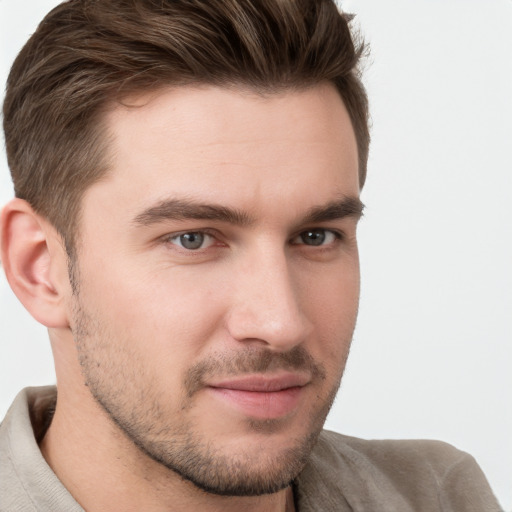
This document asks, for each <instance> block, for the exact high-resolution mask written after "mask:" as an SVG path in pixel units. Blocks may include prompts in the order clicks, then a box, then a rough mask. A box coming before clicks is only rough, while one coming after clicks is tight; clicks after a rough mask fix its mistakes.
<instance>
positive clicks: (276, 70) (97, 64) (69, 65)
mask: <svg viewBox="0 0 512 512" xmlns="http://www.w3.org/2000/svg"><path fill="white" fill-rule="evenodd" d="M349 22H350V17H349V16H347V15H345V14H342V13H340V12H339V11H338V9H337V7H336V5H335V3H334V0H69V1H67V2H64V3H62V4H60V5H59V6H58V7H56V8H55V9H54V10H53V11H51V12H50V13H49V14H48V15H47V16H46V17H45V18H44V20H43V21H42V22H41V24H40V25H39V27H38V29H37V31H36V32H35V33H34V34H33V36H32V37H31V38H30V39H29V41H28V42H27V44H26V45H25V47H24V48H23V49H22V51H21V52H20V54H19V55H18V57H17V58H16V60H15V62H14V64H13V66H12V69H11V72H10V75H9V78H8V81H7V93H6V97H5V102H4V131H5V140H6V148H7V157H8V162H9V167H10V169H11V174H12V178H13V182H14V188H15V193H16V195H17V196H18V197H20V198H23V199H25V200H27V201H28V202H29V203H30V204H31V205H32V207H33V208H34V210H35V211H36V212H38V213H39V214H41V215H43V216H44V217H46V218H47V219H48V220H49V221H50V222H51V223H52V224H53V225H54V226H55V228H56V229H57V230H58V231H59V232H60V234H61V235H62V236H63V238H64V240H65V242H66V247H67V249H68V252H69V253H70V254H71V252H70V251H72V249H73V247H74V237H75V232H74V231H75V225H76V223H77V216H78V214H79V211H80V208H79V205H80V200H81V197H82V195H83V193H84V191H85V190H86V189H87V188H88V187H89V186H90V185H91V184H92V183H94V182H95V181H97V180H98V179H100V178H101V176H103V175H104V173H106V172H107V170H108V163H107V162H106V161H105V160H106V159H105V154H106V148H107V145H108V141H107V139H106V131H105V130H104V129H103V126H102V119H103V117H102V114H103V113H104V111H105V109H106V108H108V105H111V104H112V101H121V100H122V99H123V97H124V96H125V95H127V94H129V93H130V94H131V93H134V92H138V91H147V90H149V89H155V88H160V87H163V86H167V85H170V86H180V85H187V84H198V83H199V84H212V85H220V86H243V87H250V88H253V89H255V90H257V91H262V92H265V93H269V92H270V93H271V92H275V91H280V90H283V89H284V90H286V89H301V88H307V87H310V86H313V85H315V84H318V83H320V82H324V81H330V82H332V83H333V84H334V85H335V86H336V87H337V89H338V91H339V93H340V95H341V97H342V98H343V101H344V103H345V106H346V108H347V110H348V112H349V114H350V118H351V120H352V124H353V127H354V131H355V135H356V139H357V144H358V152H359V181H360V185H361V186H362V185H363V184H364V181H365V176H366V164H367V159H368V146H369V130H368V104H367V97H366V93H365V90H364V87H363V86H362V84H361V81H360V76H359V70H358V62H359V59H360V56H361V53H362V51H363V46H362V44H359V43H355V42H354V38H353V37H352V34H351V32H350V29H349Z"/></svg>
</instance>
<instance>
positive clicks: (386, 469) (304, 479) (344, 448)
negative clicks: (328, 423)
mask: <svg viewBox="0 0 512 512" xmlns="http://www.w3.org/2000/svg"><path fill="white" fill-rule="evenodd" d="M300 485H302V487H303V488H302V490H300V489H299V495H300V496H302V499H303V500H304V501H306V502H307V501H308V500H310V497H311V496H313V495H315V501H316V500H317V499H318V492H320V494H322V495H323V496H325V495H329V496H331V497H332V498H333V500H332V503H331V505H327V506H326V507H324V508H323V510H335V509H333V508H329V506H334V503H336V502H343V503H346V510H380V511H382V512H384V511H388V510H389V511H394V512H397V511H414V510H422V512H430V511H441V510H442V511H444V512H449V511H450V512H451V511H453V512H455V511H456V512H473V511H474V512H481V511H483V510H486V511H489V512H492V511H499V510H500V507H499V505H498V504H497V502H496V500H495V498H494V496H493V494H492V491H491V490H490V488H489V485H488V483H487V480H486V479H485V476H484V475H483V473H482V471H481V469H480V468H479V466H478V464H477V463H476V462H475V460H474V459H473V457H471V455H469V454H467V453H465V452H462V451H460V450H458V449H456V448H455V447H453V446H451V445H449V444H447V443H443V442H440V441H431V440H366V439H358V438H355V437H349V436H344V435H341V434H337V433H334V432H329V431H324V432H322V434H321V435H320V437H319V439H318V442H317V444H316V446H315V448H314V450H313V452H312V454H311V458H310V461H309V463H308V464H307V465H306V467H305V469H304V471H303V473H302V474H301V476H300V479H299V487H300ZM326 503H327V504H328V503H330V499H327V500H326ZM303 509H304V510H309V509H308V508H307V507H303ZM311 510H315V509H314V508H312V509H311ZM337 510H344V509H343V508H341V509H340V508H338V509H337Z"/></svg>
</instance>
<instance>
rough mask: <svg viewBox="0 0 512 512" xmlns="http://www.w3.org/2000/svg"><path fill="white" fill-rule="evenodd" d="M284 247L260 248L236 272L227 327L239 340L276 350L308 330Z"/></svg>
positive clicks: (289, 346) (287, 346) (290, 345)
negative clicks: (267, 249)
mask: <svg viewBox="0 0 512 512" xmlns="http://www.w3.org/2000/svg"><path fill="white" fill-rule="evenodd" d="M294 274H295V273H294V271H293V268H292V264H290V263H289V262H288V261H287V257H286V254H285V251H284V250H283V251H261V252H259V253H258V254H255V255H253V257H252V258H250V260H249V261H248V262H246V263H245V264H244V265H243V266H241V268H240V269H239V270H238V271H237V272H236V278H235V279H234V281H233V295H232V297H233V302H232V304H231V308H230V311H229V314H228V319H227V327H228V331H229V333H230V335H231V337H232V338H234V339H235V340H237V341H240V342H246V343H260V344H264V345H266V346H267V348H269V349H271V350H275V351H279V352H285V351H288V350H291V349H292V348H293V347H294V346H296V345H299V344H300V343H302V342H303V341H304V340H305V339H306V338H307V337H308V336H309V335H310V333H311V331H312V329H313V325H312V323H311V321H310V320H309V319H308V317H307V315H306V314H305V311H304V302H303V301H304V300H305V298H306V295H307V290H305V289H302V288H301V283H300V279H299V277H300V276H298V275H297V276H295V275H294Z"/></svg>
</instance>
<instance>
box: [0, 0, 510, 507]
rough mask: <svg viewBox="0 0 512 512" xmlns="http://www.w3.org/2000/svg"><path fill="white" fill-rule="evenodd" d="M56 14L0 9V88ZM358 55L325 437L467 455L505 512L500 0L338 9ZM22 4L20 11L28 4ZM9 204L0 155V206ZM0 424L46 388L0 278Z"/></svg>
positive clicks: (36, 344)
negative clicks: (336, 389) (339, 363)
mask: <svg viewBox="0 0 512 512" xmlns="http://www.w3.org/2000/svg"><path fill="white" fill-rule="evenodd" d="M56 3H57V2H56V1H52V0H30V2H28V1H20V0H0V38H1V39H0V45H1V46H0V50H1V51H0V59H1V60H0V81H1V82H2V84H3V83H5V79H6V74H7V71H8V68H9V66H10V64H11V63H12V60H13V58H14V56H15V54H16V53H17V51H18V50H19V49H20V47H21V45H22V44H23V43H24V41H25V40H26V38H27V37H28V35H29V34H30V33H31V32H33V30H34V29H35V26H36V24H37V22H38V21H39V20H40V19H41V17H42V15H43V14H44V13H46V12H47V11H48V10H49V9H50V8H51V7H52V6H53V5H55V4H56ZM343 5H344V6H345V8H346V10H348V11H351V12H354V13H356V14H357V20H358V24H359V25H360V26H361V28H362V30H363V31H364V34H365V36H366V39H367V40H368V42H370V43H371V46H372V56H371V58H370V61H369V65H368V69H367V72H366V83H367V85H368V90H369V94H370V99H371V107H372V117H373V143H372V149H371V157H370V163H369V174H368V182H367V185H366V187H365V190H364V192H363V200H364V202H365V203H366V204H367V210H366V216H365V218H364V219H363V221H362V224H361V229H360V245H361V262H362V272H363V278H362V299H361V308H360V317H359V324H358V328H357V330H356V334H355V338H354V345H353V349H352V353H351V358H350V360H349V365H348V368H347V372H346V375H345V379H344V383H343V385H342V390H341V392H340V395H339V398H338V400H337V402H336V404H335V406H334V409H333V411H332V413H331V415H330V417H329V420H328V427H329V428H332V429H334V430H338V431H342V432H344V433H347V434H350V435H355V436H360V437H368V438H382V437H390V438H403V437H404V438H437V439H442V440H444V441H448V442H450V443H452V444H454V445H455V446H457V447H459V448H461V449H463V450H466V451H468V452H470V453H472V454H473V455H474V456H475V457H476V459H477V461H478V462H479V463H480V465H481V466H482V468H483V469H484V471H485V473H486V475H487V477H488V479H489V481H490V483H491V486H492V488H493V489H494V491H495V493H496V495H497V496H498V498H499V500H500V501H501V503H502V505H503V506H504V507H505V509H506V510H507V511H510V510H512V396H511V395H512V393H511V390H512V371H511V363H512V346H511V342H512V242H511V238H512V227H511V224H512V156H511V152H512V100H511V95H512V1H511V0H489V1H486V2H482V1H477V0H414V1H413V0H387V1H382V0H351V1H350V0H347V1H345V2H344V3H343ZM29 6H30V7H29ZM11 196H12V188H11V184H10V180H9V177H8V170H7V164H6V162H5V157H4V156H3V154H2V155H0V204H3V203H5V202H6V201H7V200H8V199H9V198H10V197H11ZM0 340H1V342H0V417H1V416H3V415H4V413H5V411H6V410H7V408H8V405H9V403H10V402H11V401H12V399H13V398H14V396H15V394H16V392H17V391H18V390H19V389H21V388H22V387H24V386H26V385H35V384H44V383H48V382H53V381H54V375H53V368H52V358H51V353H50V348H49V343H48V341H47V335H46V332H45V330H44V329H43V328H42V327H41V326H39V325H37V324H36V323H35V321H33V320H32V319H31V318H30V317H29V316H28V314H27V313H26V312H25V311H24V310H23V309H22V307H21V306H19V305H18V304H17V302H16V299H15V298H14V296H13V295H12V293H11V292H10V290H9V288H8V285H7V283H6V282H5V279H4V278H3V275H2V277H0Z"/></svg>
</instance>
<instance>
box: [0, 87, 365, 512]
mask: <svg viewBox="0 0 512 512" xmlns="http://www.w3.org/2000/svg"><path fill="white" fill-rule="evenodd" d="M107 123H108V126H109V131H110V134H111V138H112V141H111V146H110V155H109V156H110V161H111V171H110V172H109V173H108V175H107V176H106V177H105V178H104V179H103V180H101V181H100V182H98V183H96V184H95V185H93V186H92V187H91V188H90V189H88V190H87V191H86V193H85V195H84V197H83V201H82V213H81V217H80V226H79V238H78V240H79V241H78V248H77V249H78V251H77V254H78V257H77V260H76V261H75V262H74V265H73V273H72V274H73V275H72V276H71V277H72V280H73V281H74V286H71V284H70V279H69V275H68V262H67V259H66V255H65V252H64V250H63V248H62V242H61V240H60V239H59V237H58V235H57V234H56V233H55V232H54V231H53V229H52V227H51V226H49V225H48V223H46V222H45V221H44V219H41V218H39V217H38V216H37V215H36V214H34V213H33V212H32V211H31V210H30V208H29V207H28V206H27V205H24V204H23V202H20V201H19V200H15V201H14V202H13V203H11V205H10V206H9V205H8V207H6V210H5V211H4V215H3V219H4V220H3V224H4V235H3V239H4V253H5V254H7V253H8V252H9V251H8V249H5V247H6V246H12V247H15V246H16V245H15V243H14V242H13V240H16V237H17V236H20V235H19V234H20V233H25V234H26V232H27V230H28V228H27V225H28V226H31V228H30V229H32V230H33V231H35V232H37V233H40V235H39V237H36V239H37V240H38V247H39V250H38V251H37V255H36V251H35V250H33V251H32V252H33V254H32V256H31V257H28V256H27V255H28V253H29V250H28V246H29V241H28V240H32V239H34V237H28V236H26V235H25V240H26V244H25V246H26V247H25V246H23V247H25V249H26V250H25V252H23V251H22V250H21V249H20V250H18V251H17V252H16V251H15V250H14V249H13V250H12V251H11V253H12V254H11V256H10V258H11V259H12V260H14V259H15V256H14V254H15V253H16V254H18V253H23V254H25V260H26V262H25V264H24V265H19V268H25V269H27V268H28V269H30V272H31V281H37V280H38V279H39V282H38V285H39V287H38V290H37V291H35V290H32V292H31V293H32V295H31V297H29V298H27V297H25V296H24V292H23V290H24V288H23V286H22V285H19V284H18V285H17V284H16V283H15V281H16V271H14V270H9V269H11V266H10V265H6V273H7V275H8V278H9V279H10V281H11V282H14V285H13V289H15V291H16V290H18V291H19V296H21V297H20V298H21V299H22V301H23V302H24V303H25V305H26V306H27V307H28V308H29V310H31V312H32V313H33V314H34V316H35V317H36V318H38V319H39V320H40V321H42V322H43V323H45V324H46V325H48V326H49V327H50V338H51V341H52V348H53V351H54V357H55V365H56V373H57V383H58V389H59V397H58V403H57V408H56V413H55V416H54V420H53V422H52V424H51V426H50V428H49V430H48V432H47V434H46V436H45V438H44V440H43V442H42V444H41V449H42V452H43V455H44V456H45V458H46V460H47V461H48V463H49V464H50V466H51V467H52V469H53V470H54V471H55V472H56V474H57V476H58V477H59V478H60V479H61V480H62V482H63V483H64V485H65V486H66V487H67V488H68V490H69V491H70V492H71V494H72V495H73V496H74V497H75V499H77V501H78V502H79V503H80V504H81V505H82V507H84V508H85V509H86V510H88V511H96V510H98V511H99V510H102V511H108V510H126V511H130V510H134V511H135V510H146V511H149V512H152V511H163V510H173V511H186V510H197V509H199V507H201V510H204V511H205V512H207V511H214V510H223V511H229V510H248V511H250V510H262V511H263V510H264V511H274V510H276V511H277V510H280V511H284V510H293V500H292V499H291V490H290V487H289V483H290V481H291V480H292V479H293V478H294V477H295V476H296V475H297V473H298V472H299V471H300V469H301V468H302V466H303V465H304V463H305V461H306V458H307V454H308V453H309V451H310V449H311V447H312V443H313V442H314V439H315V438H316V436H317V435H318V433H319V431H320V429H321V428H322V425H323V423H324V420H325V416H326V415H327V412H328V410H329V408H330V405H331V402H332V400H333V398H334V396H335V393H336V391H337V389H338V386H339V382H340V379H341V376H342V373H343V369H344V366H345V361H346V358H347V355H348V351H349V347H350V342H351V338H352V333H353V329H354V326H355V321H356V316H357V305H358V297H359V262H358V251H357V243H356V226H357V220H358V217H359V211H358V206H357V205H358V203H357V200H358V199H357V198H358V196H359V186H358V173H357V147H356V142H355V137H354V133H353V130H352V126H351V123H350V120H349V117H348V114H347V112H346V109H345V107H344V105H343V102H342V100H341V99H340V97H339V95H338V94H337V92H336V91H335V89H334V88H333V87H332V86H331V85H326V84H324V85H319V86H316V87H314V88H311V89H307V90H304V91H298V92H297V91H294V92H290V91H288V92H284V93H279V94H273V95H269V96H266V97H264V96H261V95H258V94H255V93H254V92H250V91H239V90H227V89H219V88H214V87H197V88H178V89H166V90H163V91H159V92H158V93H154V94H152V95H146V96H138V97H134V98H131V99H130V102H129V105H127V104H126V103H125V104H124V105H123V106H120V105H117V106H116V107H115V108H113V109H112V111H111V112H110V113H109V114H108V115H107ZM347 201H348V203H347ZM350 201H352V202H350ZM205 204H207V205H210V206H211V205H213V208H212V207H208V208H206V209H205V207H204V206H198V205H205ZM347 204H348V206H349V207H347ZM351 205H352V206H351ZM354 205H355V206H354ZM350 206H351V207H350ZM222 208H224V210H222ZM225 209H229V214H226V212H225ZM212 212H213V213H212ZM219 212H220V213H219ZM319 212H320V213H319ZM315 213H316V216H315V215H314V214H315ZM190 217H194V218H190ZM24 226H25V227H24ZM23 230H25V231H23ZM310 233H311V234H310ZM182 235H185V236H184V237H183V236H182ZM21 239H23V237H21ZM6 241H7V242H6ZM199 242H202V245H201V243H200V244H199V247H198V248H195V247H194V248H193V249H188V248H187V247H189V245H187V244H190V243H192V245H193V244H194V243H199ZM316 243H319V245H315V244H316ZM184 244H185V245H187V246H186V247H184ZM43 245H44V249H45V250H44V251H41V247H43ZM20 246H21V245H20ZM34 246H35V245H34V243H33V247H34ZM20 258H21V257H20ZM28 261H30V262H31V264H30V265H29V264H28V263H27V262H28ZM12 268H14V266H13V267H12ZM25 272H28V271H25ZM18 273H19V274H21V273H22V270H19V271H18ZM26 287H27V286H25V288H26ZM45 294H46V295H45ZM34 297H35V299H34ZM50 299H51V300H50ZM240 382H243V385H242V387H244V386H246V387H247V386H248V387H251V390H250V391H247V390H240V389H239V388H240ZM84 384H85V385H84ZM254 387H256V388H257V390H256V391H257V392H255V391H254ZM233 388H235V389H233ZM274 388H279V389H274ZM283 388H284V389H283ZM192 457H195V459H193V460H196V461H198V462H196V463H194V464H190V463H189V461H190V460H191V458H192ZM169 468H171V469H169ZM198 468H199V469H198ZM205 468H206V470H205ZM178 473H181V474H183V475H184V476H185V479H183V478H182V477H181V476H179V474H178ZM200 488H203V489H206V490H208V491H210V492H204V490H201V489H200ZM222 494H240V496H223V495H222Z"/></svg>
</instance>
